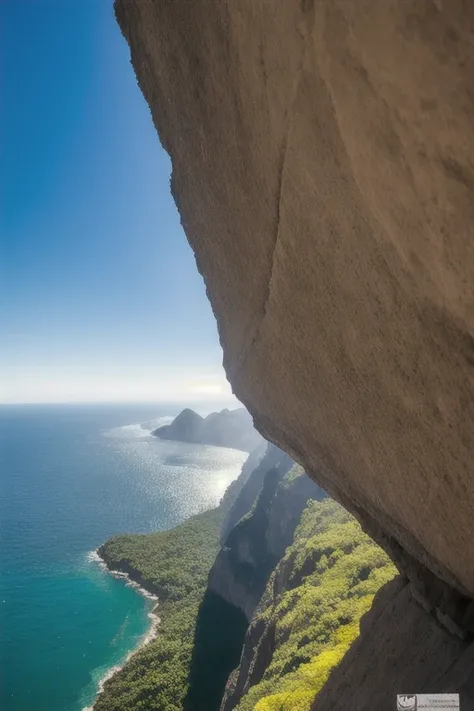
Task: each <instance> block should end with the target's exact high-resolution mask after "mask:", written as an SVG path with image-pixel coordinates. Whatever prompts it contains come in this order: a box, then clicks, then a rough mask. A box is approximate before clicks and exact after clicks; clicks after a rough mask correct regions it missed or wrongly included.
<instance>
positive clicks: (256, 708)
mask: <svg viewBox="0 0 474 711" xmlns="http://www.w3.org/2000/svg"><path fill="white" fill-rule="evenodd" d="M395 573H396V570H395V568H394V566H393V565H392V563H391V561H390V560H389V558H388V557H387V556H386V555H385V553H384V552H383V551H382V550H381V549H380V548H379V547H378V546H376V545H375V543H373V541H372V540H371V539H370V538H369V537H368V536H366V535H365V534H364V533H363V531H362V530H361V528H360V526H359V524H358V523H357V522H356V521H355V519H354V518H353V517H352V516H350V515H349V514H348V513H347V512H346V511H345V510H344V509H342V508H341V507H340V506H338V505H337V504H336V503H334V502H333V501H329V500H327V501H323V502H319V501H311V502H309V504H308V505H307V507H306V509H305V511H304V513H303V516H302V518H301V522H300V525H299V526H298V528H297V530H296V532H295V538H294V542H293V544H292V545H291V546H290V547H289V548H288V549H287V552H286V554H285V556H284V558H283V559H282V560H281V561H280V563H279V565H278V566H277V568H276V570H275V571H274V573H273V575H272V577H271V579H270V581H269V583H268V585H267V589H266V591H265V594H264V596H263V598H262V603H261V605H260V610H259V614H258V617H259V618H260V619H261V620H262V621H263V622H265V624H266V625H267V626H274V628H275V643H274V652H273V655H272V656H271V659H268V665H267V666H266V669H265V672H264V674H263V677H262V679H261V681H260V682H259V683H258V684H256V685H255V686H253V687H252V688H251V689H250V691H249V692H248V693H247V694H246V696H245V697H244V698H243V699H242V700H241V701H240V703H239V705H238V707H237V709H238V711H290V710H291V711H309V709H310V708H311V703H312V701H313V699H314V697H315V695H316V694H317V693H318V691H319V690H320V689H321V687H322V686H323V684H324V683H325V681H326V680H327V678H328V677H329V674H330V673H331V670H332V669H333V668H334V667H335V666H336V665H337V664H338V663H339V662H340V660H341V659H342V657H343V656H344V654H345V652H346V651H347V649H348V648H349V646H350V645H351V643H352V642H353V641H354V640H355V638H356V637H357V635H358V632H359V620H360V618H361V616H362V615H363V614H364V613H365V612H367V610H368V609H369V608H370V606H371V604H372V600H373V597H374V594H375V593H376V592H377V590H378V589H379V588H380V587H381V586H382V585H383V584H384V583H386V582H388V581H389V580H391V578H392V577H393V576H394V575H395ZM275 587H276V588H277V589H281V593H280V594H279V595H278V596H277V597H276V598H275V597H274V592H273V591H274V589H275Z"/></svg>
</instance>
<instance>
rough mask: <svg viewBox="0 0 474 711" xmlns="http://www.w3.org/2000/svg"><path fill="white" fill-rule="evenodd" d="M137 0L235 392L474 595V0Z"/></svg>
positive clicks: (400, 538) (132, 5) (333, 485)
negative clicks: (471, 0) (473, 470)
mask: <svg viewBox="0 0 474 711" xmlns="http://www.w3.org/2000/svg"><path fill="white" fill-rule="evenodd" d="M116 12H117V17H118V20H119V22H120V25H121V27H122V29H123V32H124V34H125V36H126V38H127V40H128V42H129V44H130V47H131V53H132V61H133V64H134V67H135V70H136V72H137V76H138V79H139V82H140V86H141V88H142V90H143V92H144V94H145V97H146V98H147V100H148V103H149V105H150V108H151V111H152V116H153V119H154V121H155V124H156V126H157V129H158V131H159V134H160V138H161V140H162V142H163V145H164V147H165V148H166V150H167V151H168V152H169V154H170V155H171V158H172V163H173V176H172V189H173V194H174V196H175V198H176V201H177V203H178V206H179V209H180V212H181V217H182V222H183V226H184V228H185V230H186V234H187V236H188V239H189V241H190V243H191V245H192V247H193V249H194V251H195V253H196V260H197V263H198V267H199V269H200V271H201V272H202V274H203V276H204V279H205V281H206V285H207V291H208V294H209V298H210V300H211V303H212V306H213V309H214V312H215V314H216V317H217V321H218V325H219V332H220V337H221V341H222V345H223V347H224V354H225V367H226V370H227V374H228V376H229V379H230V381H231V382H232V385H233V387H234V390H235V392H236V394H237V395H238V397H239V398H240V399H241V400H242V402H244V403H245V405H246V406H247V407H248V409H249V410H250V412H251V413H252V414H253V415H254V417H255V421H256V424H257V426H258V428H259V429H260V430H261V431H262V433H263V434H264V435H265V436H266V437H267V438H269V439H270V440H272V441H273V442H275V443H276V444H277V445H278V446H280V447H282V448H283V449H285V450H286V451H287V452H289V453H290V454H291V455H292V456H293V457H294V458H295V459H296V460H297V461H299V462H300V463H301V464H302V465H303V466H304V468H305V470H306V471H307V472H308V473H309V474H310V475H311V476H314V477H315V478H317V480H318V481H319V482H320V483H321V484H322V485H323V486H324V487H325V488H326V489H327V490H328V491H330V492H332V494H333V495H335V496H336V497H337V498H339V499H340V500H341V501H343V503H344V504H345V505H346V506H350V507H351V509H352V510H353V511H354V512H355V513H356V514H357V516H359V517H360V518H361V520H363V522H364V524H365V525H366V526H367V527H368V529H370V530H371V532H372V535H374V536H377V537H378V539H379V540H380V541H381V542H382V544H383V545H385V546H386V547H387V548H389V549H390V547H391V546H392V544H393V547H395V548H397V547H399V549H400V550H398V551H397V552H398V553H401V554H402V557H403V554H404V553H405V552H406V553H407V554H408V556H409V560H410V561H412V560H417V561H419V562H420V563H422V564H423V565H424V566H427V567H428V568H429V569H430V570H431V571H433V572H434V573H435V574H436V575H437V576H438V577H441V578H443V579H444V580H446V581H447V582H449V584H450V585H452V586H453V587H455V588H457V589H458V590H459V591H460V592H464V593H468V594H470V595H472V594H474V547H473V546H471V545H470V541H471V540H472V533H473V521H474V487H473V486H472V483H471V466H472V460H473V454H474V437H473V421H474V369H473V361H474V290H473V286H472V285H473V283H474V242H473V240H472V239H471V237H472V223H473V220H474V165H473V158H474V131H473V125H472V116H473V113H474V95H473V93H472V79H471V78H472V76H473V74H474V45H473V43H472V41H471V38H472V34H473V32H474V6H473V5H472V4H470V3H467V2H465V1H464V0H449V2H448V1H447V0H427V2H423V3H410V2H406V1H405V0H389V1H388V2H383V3H380V2H379V1H378V0H369V2H362V0H356V1H355V2H350V3H349V2H346V0H324V1H323V2H313V1H312V0H304V2H303V1H299V0H291V1H290V2H284V3H277V4H274V3H268V2H263V1H262V0H258V1H257V2H254V0H243V1H242V2H239V3H235V2H231V1H230V0H195V1H194V2H193V3H189V2H187V1H186V0H175V1H174V2H168V0H154V1H153V2H146V3H143V2H140V0H117V2H116ZM321 465H322V466H321ZM454 521H455V522H456V525H454V524H453V522H454Z"/></svg>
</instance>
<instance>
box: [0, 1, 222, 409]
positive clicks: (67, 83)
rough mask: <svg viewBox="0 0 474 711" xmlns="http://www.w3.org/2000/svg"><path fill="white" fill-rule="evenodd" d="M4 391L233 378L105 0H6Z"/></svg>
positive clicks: (169, 386)
mask: <svg viewBox="0 0 474 711" xmlns="http://www.w3.org/2000/svg"><path fill="white" fill-rule="evenodd" d="M0 26H1V30H0V32H1V36H0V61H1V69H0V71H1V74H2V79H1V81H2V95H3V99H4V100H3V102H2V103H3V111H2V115H1V124H0V126H1V141H0V142H1V151H2V154H1V165H2V170H1V200H2V204H1V240H2V255H1V257H2V259H1V263H2V265H3V268H2V274H1V283H2V285H1V289H2V294H1V300H2V304H3V306H2V314H1V318H2V323H1V328H2V331H3V332H4V335H3V336H2V342H3V344H4V345H3V347H2V349H1V353H0V370H1V373H2V376H3V380H4V384H3V392H0V397H1V400H2V401H4V402H35V401H36V402H42V401H43V402H44V401H50V402H55V401H73V400H82V401H84V400H85V401H89V400H90V401H96V400H105V401H110V400H160V399H166V400H169V399H175V398H176V399H178V400H188V399H190V398H192V396H193V395H199V397H200V398H201V399H202V396H203V395H206V396H209V397H210V398H212V397H220V396H221V394H222V392H224V393H226V392H230V390H228V386H227V383H226V380H225V375H224V372H223V370H222V367H221V362H222V353H221V350H220V346H219V343H218V337H217V329H216V325H215V322H214V317H213V315H212V312H211V308H210V305H209V303H208V301H207V298H206V296H205V291H204V285H203V282H202V279H201V276H200V275H199V274H198V272H197V268H196V266H195V262H194V257H193V254H192V251H191V249H190V247H189V245H188V244H187V242H186V239H185V236H184V234H183V231H182V229H181V227H180V223H179V216H178V213H177V211H176V207H175V205H174V202H173V200H172V198H171V195H170V192H169V172H170V163H169V159H168V156H167V155H166V153H165V152H164V151H163V149H162V148H161V146H160V144H159V141H158V138H157V135H156V133H155V130H154V127H153V124H152V121H151V117H150V114H149V110H148V107H147V105H146V103H145V100H144V99H143V97H142V95H141V93H140V91H139V89H138V87H137V84H136V80H135V76H134V74H133V70H132V68H131V65H130V62H129V54H128V47H127V45H126V43H125V41H124V39H123V38H122V36H121V34H120V31H119V29H118V26H117V25H116V22H115V19H114V16H113V9H112V0H1V3H0Z"/></svg>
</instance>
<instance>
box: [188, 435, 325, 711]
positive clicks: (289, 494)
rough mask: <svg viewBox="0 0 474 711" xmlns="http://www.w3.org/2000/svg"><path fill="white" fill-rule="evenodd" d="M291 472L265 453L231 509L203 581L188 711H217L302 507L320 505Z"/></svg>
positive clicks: (294, 469) (287, 463)
mask: <svg viewBox="0 0 474 711" xmlns="http://www.w3.org/2000/svg"><path fill="white" fill-rule="evenodd" d="M292 465H293V462H292V461H291V459H290V458H289V457H288V456H287V455H286V454H285V453H284V452H282V451H281V450H279V449H278V448H277V447H275V446H274V445H269V446H268V449H267V453H266V455H265V456H264V457H263V459H262V461H261V462H260V463H259V464H258V466H257V467H256V468H255V469H254V471H253V472H252V474H251V475H250V477H249V479H248V481H247V483H246V485H245V487H244V488H243V489H242V491H241V492H240V495H239V497H238V498H237V499H236V501H235V502H234V505H233V509H234V512H241V511H244V515H243V516H242V518H240V520H238V521H237V522H236V523H235V525H234V527H233V528H232V529H231V530H230V532H229V533H228V534H227V535H226V536H225V542H224V545H223V546H222V548H221V550H220V551H219V553H218V555H217V558H216V561H215V563H214V565H213V566H212V568H211V571H210V573H209V580H208V586H207V590H206V593H205V595H204V599H203V602H202V604H201V607H200V610H199V615H198V619H197V624H196V633H195V639H194V648H193V659H192V663H191V672H190V681H189V692H188V695H187V698H186V704H185V709H186V711H213V710H214V711H217V709H218V708H219V705H220V702H221V699H222V695H223V693H224V688H225V684H226V681H227V678H228V676H229V674H230V672H231V671H232V670H233V669H234V668H235V667H236V666H237V664H238V661H239V657H240V654H241V649H242V643H243V641H244V637H245V634H246V631H247V627H248V625H249V622H250V620H251V618H252V615H253V613H254V610H255V608H256V607H257V605H258V603H259V602H260V599H261V596H262V593H263V591H264V590H265V586H266V584H267V581H268V578H269V577H270V575H271V573H272V571H273V569H274V568H275V566H276V564H277V563H278V561H279V560H280V558H281V557H282V556H283V554H284V552H285V550H286V548H287V546H288V545H289V544H290V543H291V542H292V540H293V534H294V531H295V528H296V526H297V525H298V523H299V521H300V518H301V514H302V512H303V510H304V508H305V506H306V504H307V502H308V500H310V499H318V500H319V499H323V498H325V497H326V494H325V492H324V491H323V490H322V489H321V488H320V487H318V486H317V485H316V484H315V483H314V482H313V481H312V480H311V479H309V477H307V476H306V474H305V473H304V472H303V470H302V469H301V468H300V467H298V466H292ZM252 480H253V481H252ZM249 485H250V486H249ZM249 492H253V495H254V499H253V501H249ZM231 511H232V509H231ZM225 523H226V522H225V521H224V524H225Z"/></svg>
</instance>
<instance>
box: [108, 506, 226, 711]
mask: <svg viewBox="0 0 474 711" xmlns="http://www.w3.org/2000/svg"><path fill="white" fill-rule="evenodd" d="M222 515H223V514H222V512H221V511H220V510H219V509H214V510H212V511H207V512H205V513H203V514H199V515H198V516H193V517H192V518H190V519H188V520H187V521H186V522H185V523H183V524H182V525H181V526H177V527H176V528H174V529H172V530H170V531H164V532H163V533H153V534H149V535H130V536H116V537H115V538H112V539H111V540H110V541H108V542H107V543H106V544H105V545H104V546H103V547H102V548H101V550H100V553H101V555H102V556H103V558H104V560H106V561H107V563H108V565H109V566H110V567H111V568H115V569H122V570H126V571H130V570H132V571H134V573H133V577H134V578H135V579H137V578H138V579H139V580H140V582H141V583H142V584H143V585H145V586H146V587H147V588H148V589H149V590H152V591H156V592H158V594H159V597H160V602H159V608H158V613H159V616H160V618H161V623H160V626H159V630H158V636H157V637H156V639H154V640H153V641H152V642H150V643H149V644H147V645H146V646H145V647H143V648H142V649H141V650H139V651H138V652H137V653H136V654H135V655H134V656H133V657H132V658H131V659H130V660H129V661H128V662H127V663H126V664H125V666H124V668H123V669H122V670H121V671H120V672H119V673H117V674H116V675H115V676H114V677H112V679H110V680H109V681H107V682H106V684H105V688H104V691H103V693H102V694H100V695H99V697H98V698H97V701H96V703H95V706H94V709H95V711H145V709H146V711H181V709H182V704H183V700H184V697H185V695H186V691H187V680H188V671H189V667H190V663H191V654H192V645H193V638H194V629H195V624H196V618H197V613H198V608H199V605H200V603H201V600H202V597H203V595H204V591H205V587H206V583H207V575H208V572H209V569H210V567H211V565H212V563H213V562H214V558H215V556H216V554H217V551H218V547H219V544H218V540H219V529H220V525H221V522H222Z"/></svg>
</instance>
